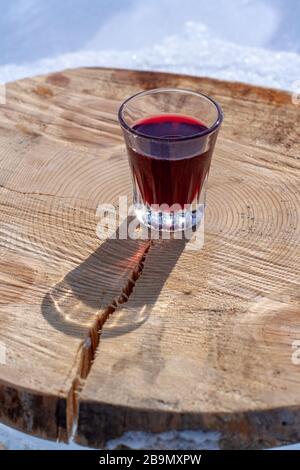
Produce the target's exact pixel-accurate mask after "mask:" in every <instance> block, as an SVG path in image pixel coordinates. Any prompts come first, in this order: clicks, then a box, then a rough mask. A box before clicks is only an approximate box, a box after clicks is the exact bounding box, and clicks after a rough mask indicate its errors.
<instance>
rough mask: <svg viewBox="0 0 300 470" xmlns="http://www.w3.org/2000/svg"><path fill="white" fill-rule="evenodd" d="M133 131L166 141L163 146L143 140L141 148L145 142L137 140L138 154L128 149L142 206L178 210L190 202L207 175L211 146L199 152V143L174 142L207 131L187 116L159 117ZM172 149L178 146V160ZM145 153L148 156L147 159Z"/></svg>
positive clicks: (146, 120) (149, 119) (152, 118)
mask: <svg viewBox="0 0 300 470" xmlns="http://www.w3.org/2000/svg"><path fill="white" fill-rule="evenodd" d="M133 129H134V130H136V131H138V132H139V133H140V134H143V135H145V136H148V137H153V138H155V137H164V138H165V139H166V138H167V139H168V142H166V141H165V140H164V142H163V143H162V141H159V140H153V141H151V142H150V141H149V140H148V139H147V141H146V142H147V144H143V142H145V139H141V138H140V139H138V141H139V145H138V147H139V153H138V152H137V151H136V150H133V149H131V148H128V154H129V162H130V165H131V168H132V171H133V175H134V177H135V179H136V181H137V185H138V187H139V190H140V193H141V196H142V199H143V202H144V203H148V204H149V205H153V204H158V205H161V204H168V205H169V206H172V205H173V204H178V205H180V206H181V207H182V208H183V207H184V205H185V204H191V203H192V202H194V201H195V199H196V198H197V196H198V195H199V193H200V192H201V189H202V186H203V183H204V181H205V178H206V176H207V174H208V171H209V167H210V162H211V155H212V151H213V145H211V146H210V148H209V150H207V151H206V152H203V148H201V147H202V144H201V142H200V141H201V139H199V138H197V137H195V138H194V139H191V140H190V141H188V140H186V141H180V143H179V144H178V141H177V142H176V143H175V142H174V139H178V137H192V136H195V135H196V134H199V133H200V132H203V131H205V130H206V129H207V127H206V126H205V125H204V124H203V123H201V122H200V121H198V120H196V119H194V118H190V117H187V116H181V115H160V116H155V117H151V118H146V119H143V120H140V121H139V122H138V123H136V124H135V125H134V126H133ZM172 140H173V143H172ZM183 142H184V143H183ZM143 145H147V152H145V153H147V155H146V154H143ZM149 145H150V147H149ZM174 145H180V146H181V147H177V149H178V148H180V149H182V152H183V153H184V155H182V157H181V156H180V155H179V156H178V155H176V158H172V148H174ZM172 146H173V147H172ZM149 149H150V151H149ZM198 152H199V153H198ZM149 153H150V155H151V156H148V155H149ZM189 155H191V156H189Z"/></svg>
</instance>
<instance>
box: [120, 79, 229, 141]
mask: <svg viewBox="0 0 300 470" xmlns="http://www.w3.org/2000/svg"><path fill="white" fill-rule="evenodd" d="M162 92H167V93H170V92H171V93H174V92H176V93H187V94H191V95H195V96H197V97H199V98H205V99H206V100H207V101H210V103H211V104H212V105H213V106H214V107H215V108H216V110H217V119H216V120H215V122H214V123H213V124H212V125H211V126H210V127H208V128H207V129H205V130H203V131H200V132H197V133H196V134H193V135H191V136H182V137H175V138H172V139H170V138H168V137H157V136H149V135H147V134H143V133H142V132H139V131H137V130H136V129H133V128H132V127H130V126H129V125H128V124H127V123H126V121H125V119H124V118H123V111H124V109H125V107H126V106H127V104H128V103H129V102H130V101H132V100H134V99H135V98H138V97H140V96H143V95H150V94H152V93H162ZM172 114H174V113H172ZM118 119H119V123H120V125H121V127H122V128H123V129H125V130H127V131H128V132H130V133H132V134H134V135H137V136H138V137H143V138H144V139H149V140H159V141H161V142H180V141H184V140H192V139H196V138H199V137H203V136H205V135H209V134H211V133H213V132H214V131H215V130H216V129H218V128H219V127H220V125H221V124H222V121H223V111H222V108H221V106H220V105H219V103H217V102H216V101H215V100H214V99H213V98H211V97H210V96H208V95H205V94H204V93H200V92H197V91H194V90H189V89H186V88H152V89H150V90H144V91H139V92H138V93H135V94H134V95H132V96H130V97H129V98H127V99H126V100H125V101H123V103H122V104H121V106H120V108H119V111H118Z"/></svg>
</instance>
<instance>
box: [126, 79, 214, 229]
mask: <svg viewBox="0 0 300 470" xmlns="http://www.w3.org/2000/svg"><path fill="white" fill-rule="evenodd" d="M222 119H223V115H222V110H221V107H220V106H219V104H218V103H216V102H215V101H214V100H213V99H212V98H210V97H209V96H206V95H203V94H201V93H196V92H194V91H190V90H183V89H171V88H170V89H169V88H165V89H163V88H160V89H154V90H149V91H144V92H141V93H137V94H136V95H134V96H132V97H130V98H128V99H127V100H126V101H124V103H123V104H122V105H121V107H120V109H119V122H120V125H121V128H122V130H123V133H124V138H125V143H126V147H127V153H128V158H129V164H130V168H131V172H132V179H133V204H134V210H135V213H136V216H137V218H138V220H139V221H140V222H141V223H142V224H144V225H146V226H148V227H151V228H153V229H155V230H161V231H178V230H183V231H184V230H186V229H191V228H192V227H195V226H197V225H199V224H200V222H201V220H202V218H203V215H204V210H205V198H206V185H207V179H208V174H209V169H210V164H211V158H212V153H213V150H214V146H215V143H216V139H217V135H218V131H219V129H220V126H221V123H222Z"/></svg>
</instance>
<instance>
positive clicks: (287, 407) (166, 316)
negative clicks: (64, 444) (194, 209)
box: [0, 68, 300, 448]
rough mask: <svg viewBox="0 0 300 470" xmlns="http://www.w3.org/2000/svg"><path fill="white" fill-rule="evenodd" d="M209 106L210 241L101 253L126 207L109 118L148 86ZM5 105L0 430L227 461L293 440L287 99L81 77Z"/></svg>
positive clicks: (292, 157) (252, 90)
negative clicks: (138, 438) (216, 130)
mask: <svg viewBox="0 0 300 470" xmlns="http://www.w3.org/2000/svg"><path fill="white" fill-rule="evenodd" d="M157 87H180V88H189V89H192V90H196V91H201V92H204V93H206V94H209V95H211V96H212V97H214V98H215V99H216V100H217V101H219V102H220V103H221V105H222V107H223V109H224V113H225V120H224V124H223V127H222V129H221V132H220V135H219V139H218V142H217V146H216V150H215V153H214V157H213V163H212V168H211V174H210V179H209V185H208V201H207V202H208V206H207V212H206V218H205V244H204V247H203V249H202V250H196V251H195V250H192V251H191V250H187V249H186V245H185V243H184V242H183V241H181V240H154V241H149V240H119V239H112V238H109V239H107V240H100V239H99V237H98V236H97V233H96V228H97V225H98V223H99V220H98V217H97V206H98V204H100V203H111V204H114V205H116V204H117V203H118V197H119V195H128V196H129V197H131V180H130V174H129V169H128V162H127V156H126V152H125V147H124V143H123V138H122V135H121V131H120V129H119V125H118V122H117V109H118V107H119V105H120V103H121V102H122V100H124V99H125V98H126V97H128V96H129V95H131V94H133V93H135V92H138V91H140V90H143V89H149V88H157ZM6 88H7V90H6V91H7V93H6V103H5V104H3V105H1V106H0V211H1V223H0V227H1V231H0V237H1V243H0V253H1V259H0V325H1V328H0V347H1V355H0V357H1V361H0V362H1V364H0V403H1V407H0V419H1V421H3V422H4V423H7V424H9V425H11V426H14V427H16V428H18V429H20V430H23V431H25V432H28V433H32V434H34V435H39V436H42V437H45V438H48V439H60V440H67V439H68V437H69V436H70V434H71V430H72V427H73V424H74V423H75V422H77V420H78V424H77V428H76V432H75V439H76V441H77V442H79V443H81V444H85V445H89V446H95V447H100V446H104V445H105V442H106V441H107V440H108V439H111V438H114V437H118V436H120V435H122V434H123V433H124V432H126V431H130V430H133V431H139V430H142V431H149V432H162V431H167V430H173V429H202V430H204V431H205V430H207V431H210V430H211V431H216V432H218V433H219V436H220V440H219V445H220V446H221V447H223V448H228V447H230V448H232V447H236V448H250V447H255V448H258V447H267V446H273V445H276V444H277V445H279V444H284V443H286V442H296V441H299V440H300V397H299V386H300V365H299V362H300V354H299V355H298V351H297V348H298V347H299V345H300V309H299V304H300V302H299V300H300V298H299V264H300V248H299V232H300V222H299V213H300V209H299V199H300V196H299V166H300V165H299V154H300V143H299V142H300V135H299V131H300V112H299V107H297V106H296V105H295V104H293V103H292V100H291V96H290V94H289V93H285V92H281V91H275V90H270V89H264V88H258V87H253V86H248V85H243V84H239V83H229V82H224V81H217V80H212V79H208V78H196V77H189V76H181V75H172V74H164V73H154V72H135V71H125V70H113V69H98V68H95V69H93V68H86V69H78V70H67V71H64V72H62V73H55V74H50V75H46V76H41V77H35V78H30V79H25V80H20V81H17V82H14V83H11V84H9V85H7V87H6Z"/></svg>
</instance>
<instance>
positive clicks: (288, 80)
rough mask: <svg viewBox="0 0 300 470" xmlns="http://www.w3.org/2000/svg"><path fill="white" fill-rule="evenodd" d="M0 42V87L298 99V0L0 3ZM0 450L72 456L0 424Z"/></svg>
mask: <svg viewBox="0 0 300 470" xmlns="http://www.w3.org/2000/svg"><path fill="white" fill-rule="evenodd" d="M0 37H1V41H0V83H5V82H9V81H13V80H16V79H19V78H23V77H27V76H32V75H36V74H43V73H47V72H50V71H57V70H63V69H65V68H71V67H80V66H105V67H124V68H135V69H142V70H161V71H170V72H178V73H187V74H193V75H202V76H203V75H204V76H210V77H216V78H220V79H227V80H236V81H242V82H247V83H252V84H256V85H262V86H269V87H275V88H281V89H286V90H291V91H300V90H299V88H300V1H299V0H215V1H213V0H148V1H146V0H63V1H62V0H10V1H9V2H8V1H7V0H0ZM145 439H146V440H145ZM149 439H150V440H149ZM121 442H123V443H126V444H128V445H130V446H132V447H138V446H145V445H146V444H145V442H147V443H148V445H150V446H154V447H153V448H155V446H157V445H162V446H169V445H172V446H173V448H174V446H175V445H176V443H177V445H179V446H180V445H183V446H185V447H181V448H186V449H188V448H197V446H198V447H199V446H200V447H201V446H202V445H204V446H205V447H206V448H216V447H217V438H216V435H215V434H214V433H209V435H207V436H206V435H204V433H201V431H199V432H198V434H197V433H196V434H195V433H194V432H191V431H184V432H181V433H172V432H171V433H163V434H162V435H160V437H159V436H153V435H150V436H147V435H145V433H138V434H134V433H131V434H130V433H129V435H126V436H124V438H123V440H121ZM1 443H2V444H1ZM178 443H179V444H178ZM180 443H181V444H180ZM1 445H3V446H5V447H6V448H11V449H13V448H17V449H24V448H34V449H43V448H46V449H47V448H48V449H54V448H60V449H63V448H78V446H76V445H75V444H71V445H70V446H65V445H63V444H55V443H50V442H47V441H43V440H40V439H37V438H34V437H29V436H26V435H25V434H22V433H20V432H18V431H15V430H12V429H11V428H8V427H6V426H4V425H1V424H0V447H1ZM113 445H114V444H113V443H111V444H110V446H113ZM292 447H294V446H292ZM299 447H300V445H299V446H298V448H299ZM149 448H151V447H149ZM171 448H172V447H171ZM179 448H180V447H179Z"/></svg>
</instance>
